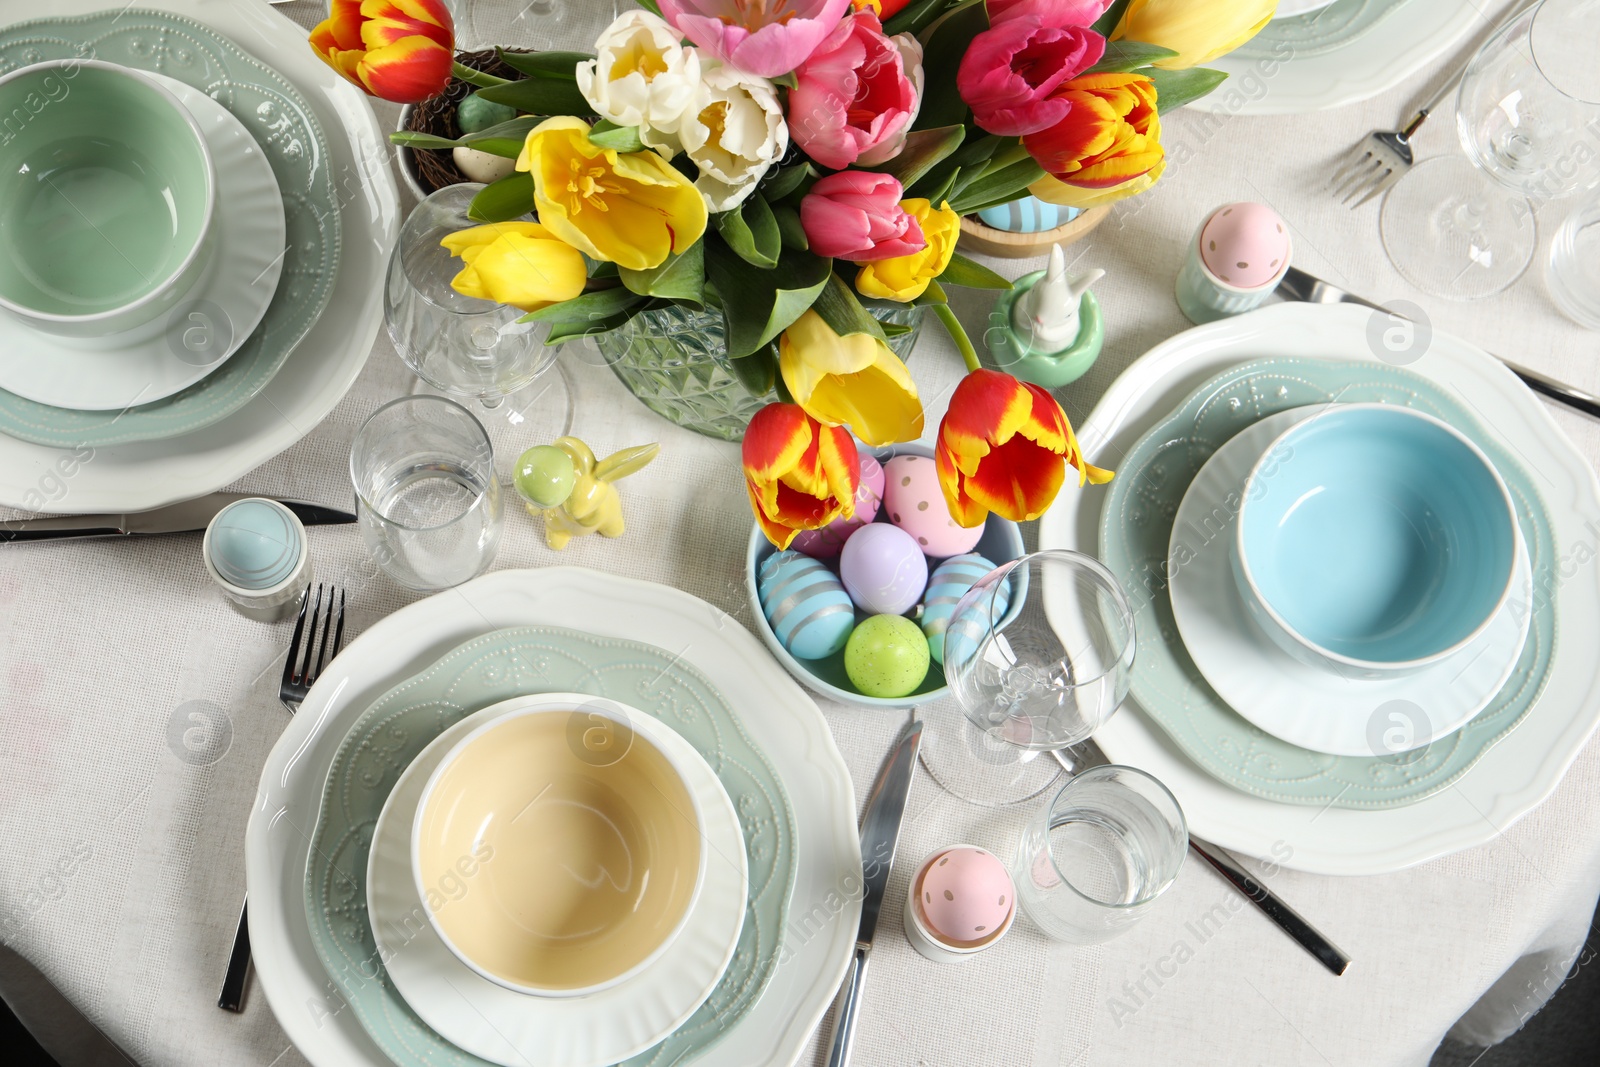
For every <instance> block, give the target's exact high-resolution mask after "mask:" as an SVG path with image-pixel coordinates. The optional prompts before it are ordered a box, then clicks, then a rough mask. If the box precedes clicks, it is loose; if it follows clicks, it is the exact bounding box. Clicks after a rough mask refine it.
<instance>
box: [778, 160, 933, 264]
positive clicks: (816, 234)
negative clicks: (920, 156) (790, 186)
mask: <svg viewBox="0 0 1600 1067" xmlns="http://www.w3.org/2000/svg"><path fill="white" fill-rule="evenodd" d="M904 195H905V190H903V189H902V188H900V182H899V180H898V179H896V178H895V177H893V176H892V175H889V174H874V173H872V172H871V171H865V170H845V171H840V172H839V173H838V174H830V175H828V176H827V177H826V178H823V179H822V180H820V181H818V182H817V184H815V185H813V186H812V187H811V191H810V192H809V193H807V194H806V196H805V199H804V200H801V201H800V225H801V227H802V228H804V229H805V231H806V240H807V241H808V242H809V243H810V245H811V251H812V252H814V253H816V254H817V255H819V256H828V257H830V258H833V259H848V260H850V261H851V262H854V263H869V262H871V261H873V260H878V259H894V258H895V257H897V256H909V255H911V254H912V253H913V252H920V251H922V250H923V249H924V248H926V247H928V242H927V240H926V239H925V238H924V237H923V236H922V227H921V226H919V225H917V220H916V219H914V218H912V217H911V216H910V215H908V214H906V210H905V208H903V207H901V206H900V198H901V197H902V196H904Z"/></svg>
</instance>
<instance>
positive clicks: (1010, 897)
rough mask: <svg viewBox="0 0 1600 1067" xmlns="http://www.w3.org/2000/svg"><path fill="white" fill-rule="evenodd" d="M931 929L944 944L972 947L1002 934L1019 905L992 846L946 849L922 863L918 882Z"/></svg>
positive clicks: (918, 902) (921, 910)
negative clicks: (986, 849)
mask: <svg viewBox="0 0 1600 1067" xmlns="http://www.w3.org/2000/svg"><path fill="white" fill-rule="evenodd" d="M913 889H914V890H915V892H916V898H915V907H916V908H917V913H918V917H919V918H921V920H922V922H923V925H924V926H925V927H926V928H927V932H928V933H929V934H931V935H932V936H933V937H935V938H937V939H938V940H939V941H940V942H941V943H942V944H943V945H944V946H946V947H949V948H957V949H972V948H976V947H978V946H980V945H987V944H990V943H992V942H993V941H995V940H996V939H998V937H999V936H1000V935H1001V934H1002V933H1004V932H1005V930H1006V928H1007V927H1008V926H1009V925H1010V921H1011V916H1012V913H1013V912H1014V911H1015V909H1016V889H1015V887H1014V886H1013V885H1012V884H1011V875H1010V873H1008V872H1007V871H1006V866H1005V864H1004V863H1001V862H1000V860H999V858H998V857H996V856H995V855H994V853H992V852H986V851H985V850H983V849H981V848H975V847H973V846H971V845H958V846H956V847H954V848H949V849H945V850H943V851H941V852H939V853H936V854H935V855H934V856H932V857H931V858H929V859H928V861H927V862H926V863H924V864H923V866H922V868H921V870H920V871H919V872H918V876H917V878H916V879H915V881H914V883H913Z"/></svg>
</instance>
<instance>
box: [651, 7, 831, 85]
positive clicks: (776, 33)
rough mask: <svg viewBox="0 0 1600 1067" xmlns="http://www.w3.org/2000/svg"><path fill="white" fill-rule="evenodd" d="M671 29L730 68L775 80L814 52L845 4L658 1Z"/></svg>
mask: <svg viewBox="0 0 1600 1067" xmlns="http://www.w3.org/2000/svg"><path fill="white" fill-rule="evenodd" d="M660 5H661V14H662V15H663V16H664V17H665V18H666V20H667V21H668V22H670V23H672V26H673V28H674V29H676V30H677V31H678V32H679V33H681V34H683V35H684V36H685V37H687V38H689V40H691V41H693V42H694V43H695V44H697V45H699V46H700V47H701V48H704V49H705V50H706V51H707V52H710V53H711V54H713V55H714V56H716V57H717V58H718V59H720V60H722V61H723V62H724V63H727V64H728V65H729V66H734V67H738V68H739V69H740V70H742V71H744V72H745V73H747V74H754V75H756V76H757V77H760V78H777V77H780V76H782V75H784V74H787V73H789V72H790V71H792V70H794V69H795V68H796V67H798V66H799V65H800V64H801V63H802V62H804V61H805V58H806V57H807V56H809V55H810V54H811V53H812V52H814V51H816V48H817V45H818V44H819V43H821V41H822V39H823V38H824V37H826V36H827V35H828V32H829V31H830V30H832V29H833V28H834V27H835V26H837V25H838V24H839V19H840V18H841V17H843V15H844V13H845V12H846V11H848V10H850V0H660Z"/></svg>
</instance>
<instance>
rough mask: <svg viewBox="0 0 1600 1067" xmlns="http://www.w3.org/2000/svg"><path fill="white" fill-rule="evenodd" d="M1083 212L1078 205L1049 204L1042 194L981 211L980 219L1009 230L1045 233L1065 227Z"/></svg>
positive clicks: (1011, 231)
mask: <svg viewBox="0 0 1600 1067" xmlns="http://www.w3.org/2000/svg"><path fill="white" fill-rule="evenodd" d="M1080 214H1081V212H1080V211H1079V210H1078V209H1077V208H1075V207H1062V206H1061V205H1059V204H1047V203H1045V202H1044V201H1043V200H1040V199H1039V198H1038V197H1034V196H1025V197H1023V198H1022V199H1021V200H1013V201H1011V203H1009V204H1001V205H1000V206H999V207H991V208H987V209H985V210H983V211H980V212H978V221H980V222H982V223H983V224H984V225H985V226H990V227H993V228H994V229H996V230H1004V231H1005V232H1006V233H1043V232H1044V231H1046V230H1053V229H1055V228H1056V227H1057V226H1065V225H1066V224H1067V223H1069V222H1071V221H1072V220H1073V219H1075V218H1077V217H1078V216H1079V215H1080Z"/></svg>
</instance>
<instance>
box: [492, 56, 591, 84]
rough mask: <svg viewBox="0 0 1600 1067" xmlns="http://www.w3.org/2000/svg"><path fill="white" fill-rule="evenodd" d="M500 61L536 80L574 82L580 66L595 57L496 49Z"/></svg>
mask: <svg viewBox="0 0 1600 1067" xmlns="http://www.w3.org/2000/svg"><path fill="white" fill-rule="evenodd" d="M495 51H496V52H498V53H499V54H500V60H501V62H503V63H504V64H505V65H506V66H508V67H510V68H511V69H512V70H515V71H520V72H521V73H523V74H531V75H532V76H533V77H535V78H564V79H566V80H567V81H573V80H574V79H576V78H577V76H578V64H579V63H587V62H588V61H589V60H591V59H593V58H594V56H592V55H590V54H589V53H587V52H508V51H506V50H505V49H504V48H497V49H495Z"/></svg>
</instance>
